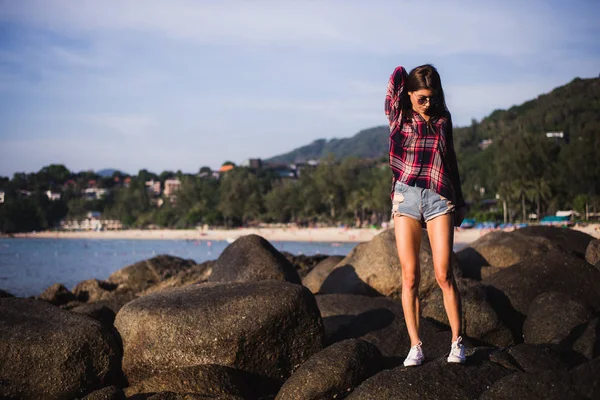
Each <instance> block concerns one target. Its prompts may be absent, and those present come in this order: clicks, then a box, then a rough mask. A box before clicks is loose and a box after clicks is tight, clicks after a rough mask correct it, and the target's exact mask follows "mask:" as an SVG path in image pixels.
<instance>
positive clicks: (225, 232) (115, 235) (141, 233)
mask: <svg viewBox="0 0 600 400" xmlns="http://www.w3.org/2000/svg"><path fill="white" fill-rule="evenodd" d="M572 229H575V230H579V231H582V232H585V233H587V234H589V235H591V236H594V237H595V238H600V224H597V223H595V224H587V225H585V226H583V225H582V226H575V227H574V228H572ZM382 231H383V230H382V229H353V228H269V227H267V228H238V229H206V230H200V229H177V230H174V229H156V230H141V229H130V230H120V231H100V232H98V231H79V232H68V231H45V232H35V233H33V232H32V233H20V234H16V235H14V237H27V238H62V239H154V240H156V239H158V240H162V239H172V240H228V241H233V240H235V239H237V238H239V237H240V236H244V235H249V234H257V235H260V236H262V237H264V238H265V239H267V240H268V241H273V242H332V243H335V242H365V241H369V240H371V239H372V238H373V237H375V236H376V235H378V234H379V233H381V232H382ZM488 232H489V230H483V229H456V230H455V234H454V242H455V244H456V245H457V247H462V246H466V245H468V244H469V243H472V242H473V241H475V240H477V239H478V238H480V237H481V236H483V235H485V234H487V233H488Z"/></svg>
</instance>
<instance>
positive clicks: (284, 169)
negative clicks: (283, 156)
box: [264, 163, 297, 178]
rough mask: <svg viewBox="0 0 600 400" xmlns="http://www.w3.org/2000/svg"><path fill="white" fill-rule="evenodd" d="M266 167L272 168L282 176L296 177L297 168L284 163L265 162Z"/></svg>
mask: <svg viewBox="0 0 600 400" xmlns="http://www.w3.org/2000/svg"><path fill="white" fill-rule="evenodd" d="M264 169H268V170H271V171H273V172H275V173H276V174H277V176H279V177H280V178H296V177H297V176H296V169H294V168H292V167H291V166H290V165H288V164H284V163H272V164H265V165H264Z"/></svg>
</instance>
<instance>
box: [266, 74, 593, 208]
mask: <svg viewBox="0 0 600 400" xmlns="http://www.w3.org/2000/svg"><path fill="white" fill-rule="evenodd" d="M548 132H563V134H564V135H565V138H564V139H562V140H561V139H557V138H548V137H547V135H546V134H547V133H548ZM454 142H455V147H456V151H457V156H458V161H459V169H460V172H461V181H462V187H463V192H464V193H465V196H466V197H467V198H468V199H470V200H471V201H476V200H478V199H481V198H494V197H497V196H500V198H506V199H508V200H510V201H511V202H512V203H517V204H518V203H519V202H521V203H523V202H524V200H523V199H524V198H527V199H529V200H530V201H535V202H536V203H538V207H537V208H538V212H539V211H540V208H542V211H552V210H553V209H554V208H555V207H558V204H561V205H562V206H565V204H567V206H571V207H574V206H575V204H574V203H573V202H575V203H577V201H578V200H574V199H575V198H576V197H577V196H579V200H580V201H579V203H581V202H584V201H588V200H589V199H593V198H597V197H598V195H599V194H600V157H598V154H600V78H590V79H580V78H575V79H574V80H573V81H571V82H570V83H568V84H566V85H564V86H561V87H558V88H556V89H554V90H552V91H551V92H549V93H546V94H542V95H540V96H538V97H537V98H536V99H533V100H530V101H527V102H525V103H523V104H521V105H516V106H513V107H511V108H509V109H507V110H495V111H493V112H492V113H491V114H490V115H489V116H487V117H485V118H483V119H482V120H481V121H480V122H477V121H475V120H474V121H473V123H472V124H471V126H466V127H455V129H454ZM387 150H388V128H387V126H378V127H374V128H370V129H365V130H363V131H360V132H359V133H357V134H356V135H354V136H352V137H350V138H345V139H332V140H325V139H320V140H316V141H314V142H313V143H311V144H310V145H307V146H303V147H301V148H298V149H295V150H293V151H290V152H289V153H286V154H282V155H279V156H275V157H272V158H270V159H268V160H266V161H267V162H286V163H293V162H301V161H306V160H309V159H322V158H324V157H326V156H327V155H328V154H329V153H331V154H333V155H334V156H335V158H336V159H343V158H345V157H349V156H356V157H359V158H380V157H386V156H387ZM585 199H588V200H585ZM594 201H595V200H594ZM544 205H545V206H546V210H544ZM523 212H525V211H523Z"/></svg>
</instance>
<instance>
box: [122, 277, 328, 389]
mask: <svg viewBox="0 0 600 400" xmlns="http://www.w3.org/2000/svg"><path fill="white" fill-rule="evenodd" d="M115 327H116V328H117V329H118V331H119V333H120V334H121V337H122V340H123V347H124V357H123V371H124V372H125V374H126V376H127V378H128V379H129V382H130V383H131V384H135V383H137V382H141V381H143V380H146V379H148V378H150V377H151V376H153V375H157V374H160V373H162V372H166V371H170V370H173V369H176V368H184V367H191V366H195V365H201V364H217V365H223V366H229V367H232V368H236V369H240V370H243V371H246V372H249V373H252V374H255V375H257V376H260V377H263V378H269V379H272V380H276V381H277V382H279V383H282V382H283V381H284V380H285V379H287V378H288V377H289V376H290V375H291V373H292V372H293V371H295V370H296V369H297V368H298V367H299V366H300V364H302V363H303V362H304V361H306V360H307V359H308V358H309V357H310V356H311V355H313V354H314V353H316V352H317V351H319V350H321V349H322V347H323V324H322V321H321V316H320V315H319V310H318V308H317V304H316V302H315V299H314V297H313V295H312V293H310V291H309V290H308V289H306V288H305V287H303V286H301V285H295V284H291V283H287V282H281V281H260V282H249V283H226V284H212V283H205V284H201V285H190V286H185V287H181V288H173V289H165V290H162V291H159V292H155V293H152V294H149V295H147V296H144V297H140V298H138V299H136V300H134V301H132V302H130V303H128V304H126V305H125V306H124V307H123V308H122V309H121V310H120V311H119V313H118V314H117V318H116V320H115Z"/></svg>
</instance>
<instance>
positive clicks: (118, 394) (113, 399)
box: [82, 386, 126, 400]
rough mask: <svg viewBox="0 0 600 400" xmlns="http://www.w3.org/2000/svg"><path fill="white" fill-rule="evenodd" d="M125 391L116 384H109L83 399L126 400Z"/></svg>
mask: <svg viewBox="0 0 600 400" xmlns="http://www.w3.org/2000/svg"><path fill="white" fill-rule="evenodd" d="M125 399H126V397H125V393H123V391H122V390H121V389H119V388H118V387H116V386H107V387H105V388H102V389H100V390H96V391H95V392H92V393H90V394H88V395H87V396H85V397H84V398H83V399H82V400H125Z"/></svg>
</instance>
